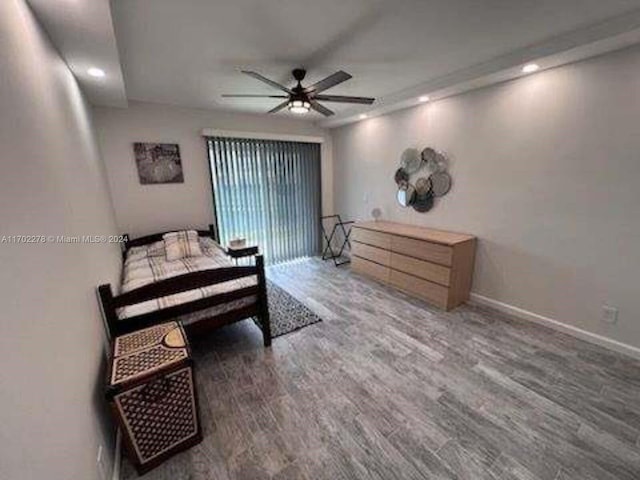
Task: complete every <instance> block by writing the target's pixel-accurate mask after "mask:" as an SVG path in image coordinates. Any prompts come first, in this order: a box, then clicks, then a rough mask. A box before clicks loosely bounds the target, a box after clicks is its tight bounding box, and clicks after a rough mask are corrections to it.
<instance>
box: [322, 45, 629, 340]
mask: <svg viewBox="0 0 640 480" xmlns="http://www.w3.org/2000/svg"><path fill="white" fill-rule="evenodd" d="M639 126H640V48H639V47H635V48H632V49H628V50H624V51H619V52H615V53H612V54H608V55H606V56H602V57H598V58H594V59H591V60H588V61H584V62H581V63H576V64H573V65H568V66H565V67H562V68H558V69H554V70H550V71H545V72H540V73H538V74H535V75H532V76H528V77H524V78H521V79H518V80H515V81H512V82H509V83H505V84H501V85H497V86H494V87H491V88H487V89H483V90H477V91H474V92H470V93H467V94H464V95H460V96H456V97H452V98H448V99H444V100H442V101H438V102H434V103H432V104H429V105H422V106H420V107H417V108H412V109H409V110H404V111H400V112H396V113H393V114H390V115H387V116H382V117H379V118H372V119H370V120H366V121H362V122H359V123H356V124H352V125H348V126H345V127H342V128H339V129H335V130H332V134H333V144H334V155H333V157H334V165H335V166H334V173H335V176H334V186H335V192H336V197H335V205H336V211H338V212H340V213H344V214H346V216H347V217H354V218H358V219H367V218H369V212H370V210H371V209H372V208H373V207H374V206H381V207H382V208H383V211H384V216H385V217H386V218H388V219H393V220H396V221H401V222H406V223H413V224H419V225H425V226H431V227H436V228H443V229H450V230H457V231H462V232H469V233H472V234H475V235H477V236H478V237H479V239H480V242H479V246H478V257H477V262H476V272H475V277H474V284H473V291H474V292H476V293H478V294H481V295H484V296H487V297H490V298H491V299H494V300H498V301H501V302H505V303H508V304H511V305H514V306H517V307H520V308H523V309H525V310H529V311H532V312H535V313H537V314H540V315H544V316H547V317H551V318H554V319H556V320H559V321H561V322H564V323H567V324H570V325H573V326H577V327H580V328H582V329H585V330H588V331H590V332H593V333H597V334H600V335H604V336H607V337H610V338H613V339H616V340H619V341H621V342H623V343H627V344H631V345H635V346H636V347H640V303H639V302H638V292H640V289H639V287H638V285H639V282H638V275H639V272H640V248H639V242H640V221H639V217H638V206H639V205H640V187H639V184H640V158H639V155H640V153H639V152H640V130H639V128H640V127H639ZM425 146H433V147H435V148H437V149H441V150H443V151H445V152H447V153H448V154H449V156H450V157H451V169H450V172H451V175H452V176H453V180H454V184H453V189H452V191H451V192H450V193H449V195H448V196H446V197H445V198H443V199H441V201H439V202H438V203H437V205H436V207H435V208H434V209H433V210H432V211H431V212H429V213H426V214H418V213H416V212H414V211H413V210H411V209H402V208H401V207H399V206H398V205H397V204H396V203H395V200H394V198H395V197H394V194H395V186H394V182H393V173H394V171H395V169H396V168H397V166H398V163H399V158H400V154H401V152H402V151H403V150H404V149H405V148H407V147H417V148H423V147H425ZM365 194H367V195H368V196H369V198H370V201H369V202H368V203H366V202H364V198H365ZM605 302H607V303H610V304H612V305H615V306H617V307H619V309H620V318H619V322H618V324H616V325H608V324H605V323H603V322H601V321H600V311H601V305H602V304H603V303H605Z"/></svg>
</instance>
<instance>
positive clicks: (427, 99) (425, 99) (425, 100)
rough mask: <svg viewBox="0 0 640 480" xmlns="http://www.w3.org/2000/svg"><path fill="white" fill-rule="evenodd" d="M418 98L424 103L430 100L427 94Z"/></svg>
mask: <svg viewBox="0 0 640 480" xmlns="http://www.w3.org/2000/svg"><path fill="white" fill-rule="evenodd" d="M418 100H420V101H421V102H422V103H424V102H428V101H429V97H428V96H427V95H424V96H422V97H420V98H419V99H418Z"/></svg>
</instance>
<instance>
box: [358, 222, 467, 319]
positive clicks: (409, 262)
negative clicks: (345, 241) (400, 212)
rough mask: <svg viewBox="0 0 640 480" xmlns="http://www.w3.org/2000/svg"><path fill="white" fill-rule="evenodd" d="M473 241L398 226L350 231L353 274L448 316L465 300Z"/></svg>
mask: <svg viewBox="0 0 640 480" xmlns="http://www.w3.org/2000/svg"><path fill="white" fill-rule="evenodd" d="M475 251H476V238H475V237H474V236H473V235H466V234H462V233H453V232H445V231H443V230H433V229H430V228H423V227H417V226H413V225H406V224H402V223H395V222H386V221H377V222H362V223H357V224H355V225H354V226H353V231H352V233H351V268H353V270H354V271H356V272H358V273H362V274H364V275H368V276H370V277H372V278H375V279H376V280H379V281H381V282H384V283H387V284H389V285H392V286H394V287H396V288H399V289H400V290H402V291H404V292H407V293H409V294H411V295H415V296H417V297H420V298H422V299H424V300H427V301H428V302H430V303H432V304H434V305H436V306H438V307H440V308H443V309H445V310H450V309H452V308H455V307H457V306H458V305H460V304H461V303H464V302H465V301H467V300H468V299H469V292H470V290H471V279H472V276H473V263H474V259H475Z"/></svg>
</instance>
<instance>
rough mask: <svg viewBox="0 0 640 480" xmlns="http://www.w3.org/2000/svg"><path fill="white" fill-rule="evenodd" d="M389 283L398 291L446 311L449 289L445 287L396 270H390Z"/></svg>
mask: <svg viewBox="0 0 640 480" xmlns="http://www.w3.org/2000/svg"><path fill="white" fill-rule="evenodd" d="M389 283H390V284H391V285H393V286H395V287H397V288H399V289H400V290H404V291H405V292H408V293H412V294H414V295H416V296H418V297H420V298H423V299H425V300H428V301H429V302H432V303H433V304H435V305H436V306H438V307H440V308H443V309H447V299H448V297H449V289H448V288H447V287H443V286H442V285H438V284H437V283H433V282H429V281H427V280H422V279H420V278H417V277H414V276H413V275H407V274H406V273H402V272H399V271H397V270H391V272H390V276H389Z"/></svg>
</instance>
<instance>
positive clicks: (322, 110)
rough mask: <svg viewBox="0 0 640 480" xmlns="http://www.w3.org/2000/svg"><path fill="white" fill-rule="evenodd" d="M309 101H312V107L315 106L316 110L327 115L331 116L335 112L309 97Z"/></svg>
mask: <svg viewBox="0 0 640 480" xmlns="http://www.w3.org/2000/svg"><path fill="white" fill-rule="evenodd" d="M309 103H311V108H313V109H314V110H315V111H316V112H319V113H321V114H322V115H324V116H325V117H330V116H331V115H333V112H332V111H331V110H329V109H328V108H327V107H324V106H322V105H320V104H319V103H318V102H316V101H315V100H312V99H309Z"/></svg>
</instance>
